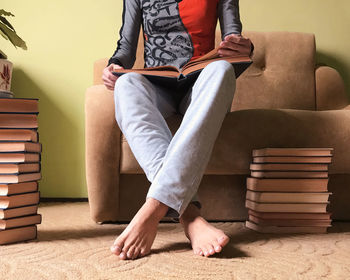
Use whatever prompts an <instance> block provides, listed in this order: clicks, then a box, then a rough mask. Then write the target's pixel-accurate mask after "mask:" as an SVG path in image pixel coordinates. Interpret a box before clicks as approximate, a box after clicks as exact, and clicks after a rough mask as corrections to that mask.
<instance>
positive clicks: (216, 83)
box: [114, 61, 236, 220]
mask: <svg viewBox="0 0 350 280" xmlns="http://www.w3.org/2000/svg"><path fill="white" fill-rule="evenodd" d="M235 87H236V78H235V73H234V69H233V67H232V65H231V64H230V63H228V62H226V61H216V62H212V63H210V64H208V65H207V66H206V67H205V68H204V69H203V71H202V72H201V74H200V75H199V77H198V78H197V80H196V82H195V83H194V84H193V86H191V87H189V88H188V89H187V90H186V91H185V92H184V93H183V94H181V93H179V92H177V91H176V90H172V89H169V88H166V87H162V86H158V85H155V84H153V83H151V82H150V81H149V80H147V79H146V78H145V77H143V76H142V75H140V74H137V73H128V74H124V75H123V76H121V77H120V78H118V80H117V82H116V84H115V90H114V101H115V117H116V121H117V123H118V125H119V127H120V129H121V131H122V133H123V134H124V136H125V138H126V140H127V142H128V144H129V145H130V148H131V150H132V152H133V154H134V156H135V158H136V160H137V161H138V163H139V164H140V166H141V168H142V169H143V170H144V172H145V174H146V176H147V179H148V180H149V181H150V182H151V186H150V188H149V190H148V193H147V198H148V197H153V198H154V199H157V200H159V201H160V202H162V203H164V204H166V205H167V206H169V210H168V212H167V214H166V217H173V218H177V219H176V220H178V218H179V217H180V216H181V215H182V214H183V213H184V211H185V209H186V207H187V206H188V204H189V203H190V202H193V203H195V204H196V205H197V207H199V208H201V203H200V201H199V197H198V195H197V190H198V187H199V184H200V181H201V179H202V177H203V173H204V171H205V169H206V166H207V164H208V161H209V159H210V155H211V152H212V149H213V146H214V143H215V140H216V138H217V136H218V133H219V131H220V128H221V125H222V122H223V120H224V118H225V115H226V114H227V113H228V112H229V111H230V108H231V103H232V100H233V96H234V92H235ZM179 97H180V98H179ZM175 113H180V114H182V115H183V119H182V122H181V125H180V127H179V128H178V130H177V132H176V133H175V135H174V136H172V134H171V132H170V130H169V127H168V125H167V123H166V121H165V118H167V117H169V116H170V115H172V114H175Z"/></svg>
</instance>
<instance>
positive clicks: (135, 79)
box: [114, 72, 145, 100]
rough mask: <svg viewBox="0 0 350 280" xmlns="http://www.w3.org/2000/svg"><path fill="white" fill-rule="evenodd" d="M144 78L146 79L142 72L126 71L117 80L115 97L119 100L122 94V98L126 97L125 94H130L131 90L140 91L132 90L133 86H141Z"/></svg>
mask: <svg viewBox="0 0 350 280" xmlns="http://www.w3.org/2000/svg"><path fill="white" fill-rule="evenodd" d="M143 79H145V78H144V77H143V76H142V75H141V74H139V73H134V72H130V73H126V74H124V75H122V76H120V77H119V78H118V79H117V81H116V82H115V86H114V99H115V100H117V99H119V98H120V97H121V96H122V97H121V98H123V99H124V98H125V96H129V95H130V93H131V92H138V91H137V90H136V91H134V90H131V89H132V88H133V87H137V86H139V85H140V84H141V83H142V82H143Z"/></svg>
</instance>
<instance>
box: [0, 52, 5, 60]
mask: <svg viewBox="0 0 350 280" xmlns="http://www.w3.org/2000/svg"><path fill="white" fill-rule="evenodd" d="M0 58H4V59H7V55H6V54H5V53H4V52H3V51H1V50H0Z"/></svg>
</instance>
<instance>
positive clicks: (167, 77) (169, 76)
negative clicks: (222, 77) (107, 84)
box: [113, 48, 253, 87]
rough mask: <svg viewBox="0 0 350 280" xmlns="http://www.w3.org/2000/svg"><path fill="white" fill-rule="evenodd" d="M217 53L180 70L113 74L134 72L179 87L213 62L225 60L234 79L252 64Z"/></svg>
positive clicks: (160, 68)
mask: <svg viewBox="0 0 350 280" xmlns="http://www.w3.org/2000/svg"><path fill="white" fill-rule="evenodd" d="M217 51H218V48H215V49H213V50H211V51H210V52H208V53H207V54H205V55H203V56H201V57H199V58H197V59H195V60H192V61H190V62H188V63H186V64H185V65H184V66H183V67H182V68H180V69H178V68H177V67H174V66H167V65H166V66H157V67H149V68H143V69H114V70H113V74H114V75H116V76H121V75H123V74H125V73H129V72H136V73H140V74H142V75H144V76H145V77H146V78H148V79H149V80H150V81H151V82H154V83H158V84H161V85H165V86H175V87H180V86H182V85H185V84H188V83H192V82H194V81H195V80H196V78H197V77H198V75H199V74H200V72H201V71H202V70H203V68H204V67H205V66H207V65H208V64H209V63H211V62H214V61H218V60H226V61H227V62H229V63H231V64H232V65H233V67H234V69H235V74H236V78H238V77H239V76H240V75H241V74H242V73H243V72H244V71H245V70H246V69H247V68H248V67H249V66H250V65H251V64H252V63H253V61H252V60H251V58H250V57H249V56H226V57H220V56H219V54H218V52H217Z"/></svg>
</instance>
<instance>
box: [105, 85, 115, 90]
mask: <svg viewBox="0 0 350 280" xmlns="http://www.w3.org/2000/svg"><path fill="white" fill-rule="evenodd" d="M105 86H106V88H107V89H108V90H112V91H114V87H112V86H109V85H105Z"/></svg>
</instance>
